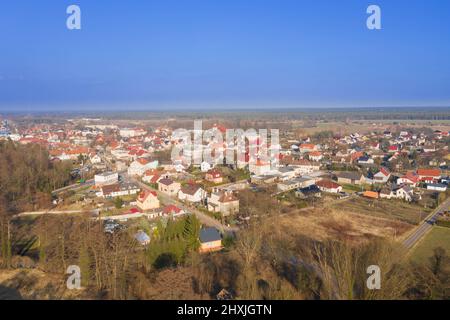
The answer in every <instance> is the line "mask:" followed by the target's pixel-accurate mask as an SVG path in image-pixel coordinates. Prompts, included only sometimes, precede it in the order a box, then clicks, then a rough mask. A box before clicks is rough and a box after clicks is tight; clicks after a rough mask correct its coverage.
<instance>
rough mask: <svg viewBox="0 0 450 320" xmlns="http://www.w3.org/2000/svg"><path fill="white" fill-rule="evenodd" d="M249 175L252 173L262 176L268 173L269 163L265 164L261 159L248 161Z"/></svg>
mask: <svg viewBox="0 0 450 320" xmlns="http://www.w3.org/2000/svg"><path fill="white" fill-rule="evenodd" d="M248 169H249V171H250V173H253V174H255V175H258V176H259V175H264V174H266V173H268V172H270V170H271V167H270V163H269V162H265V161H263V160H261V159H257V160H256V161H250V164H249V167H248Z"/></svg>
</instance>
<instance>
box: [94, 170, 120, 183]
mask: <svg viewBox="0 0 450 320" xmlns="http://www.w3.org/2000/svg"><path fill="white" fill-rule="evenodd" d="M94 181H95V185H96V186H104V185H108V184H115V183H117V182H118V181H119V174H118V173H117V172H103V173H100V174H96V175H95V176H94Z"/></svg>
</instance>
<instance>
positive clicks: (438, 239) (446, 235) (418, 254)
mask: <svg viewBox="0 0 450 320" xmlns="http://www.w3.org/2000/svg"><path fill="white" fill-rule="evenodd" d="M437 247H442V248H444V249H445V250H446V251H447V254H450V228H444V227H433V229H431V231H430V232H429V233H428V234H427V235H426V236H425V238H424V239H422V240H421V241H420V242H419V243H418V244H417V246H416V247H415V248H414V249H413V250H414V251H413V252H412V254H411V260H412V261H415V262H419V263H426V262H428V258H429V257H430V256H432V255H433V250H434V249H435V248H437Z"/></svg>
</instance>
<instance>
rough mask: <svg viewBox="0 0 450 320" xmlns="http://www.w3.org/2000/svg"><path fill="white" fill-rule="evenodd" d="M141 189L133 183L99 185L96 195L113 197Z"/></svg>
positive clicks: (126, 194)
mask: <svg viewBox="0 0 450 320" xmlns="http://www.w3.org/2000/svg"><path fill="white" fill-rule="evenodd" d="M140 190H141V189H140V188H139V187H138V186H137V185H135V184H134V183H122V184H118V183H116V184H109V185H104V186H102V187H100V189H99V191H98V192H97V193H96V195H97V197H102V198H115V197H123V196H129V195H133V194H136V193H138V192H139V191H140Z"/></svg>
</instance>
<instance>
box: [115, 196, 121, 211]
mask: <svg viewBox="0 0 450 320" xmlns="http://www.w3.org/2000/svg"><path fill="white" fill-rule="evenodd" d="M114 206H115V207H116V209H121V208H122V206H123V200H122V198H121V197H117V198H115V199H114Z"/></svg>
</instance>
